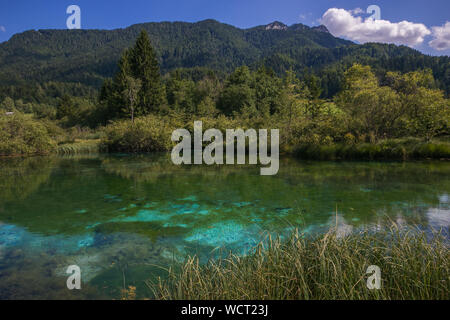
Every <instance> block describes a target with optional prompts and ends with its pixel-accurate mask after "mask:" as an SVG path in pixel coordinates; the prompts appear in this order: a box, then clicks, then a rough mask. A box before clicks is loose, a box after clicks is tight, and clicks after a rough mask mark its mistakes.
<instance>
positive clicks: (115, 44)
mask: <svg viewBox="0 0 450 320" xmlns="http://www.w3.org/2000/svg"><path fill="white" fill-rule="evenodd" d="M143 29H144V30H145V31H146V32H147V33H148V35H149V37H150V39H151V40H152V44H153V46H154V49H155V51H154V54H155V57H156V59H157V60H158V61H159V62H160V65H161V71H162V73H163V74H165V73H168V72H170V71H172V70H174V69H177V68H183V69H185V70H188V69H190V68H194V71H192V74H195V73H198V72H199V69H198V67H204V68H208V69H213V70H215V71H218V72H220V73H230V72H233V71H234V70H235V69H236V68H237V67H240V66H243V65H248V66H251V67H252V68H253V69H257V68H258V67H259V66H261V65H265V66H266V67H267V68H270V69H272V70H274V71H275V72H276V74H277V75H278V76H282V75H283V74H284V72H285V71H287V70H289V69H292V70H294V72H295V73H296V74H297V75H298V76H300V77H301V78H302V80H308V77H309V75H315V76H317V78H318V80H319V81H318V83H319V84H320V86H321V88H320V89H321V91H322V96H321V97H322V98H331V97H333V96H334V95H335V94H336V93H337V92H339V91H340V90H341V88H342V73H343V71H344V70H346V69H347V68H348V67H350V66H351V65H352V64H354V63H360V64H364V65H370V66H371V67H372V69H373V70H374V72H375V73H376V74H377V75H382V74H384V73H385V72H386V71H399V72H402V73H405V72H410V71H416V70H420V69H425V68H430V69H431V70H432V73H433V76H434V78H435V79H436V82H435V86H436V88H439V89H442V90H444V92H445V93H446V95H448V94H449V92H450V78H449V77H448V74H449V70H450V58H449V57H446V56H443V57H433V56H427V55H423V54H421V53H420V52H418V51H416V50H413V49H411V48H408V47H404V46H395V45H388V44H376V43H369V44H364V45H356V44H354V43H352V42H350V41H346V40H343V39H339V38H335V37H333V36H332V35H331V34H329V33H327V32H320V31H318V30H317V29H316V28H309V27H307V26H305V25H301V24H296V25H292V26H290V27H288V28H287V29H286V30H284V31H280V30H266V28H265V27H264V26H259V27H255V28H251V29H238V28H235V27H233V26H230V25H226V24H222V23H219V22H217V21H214V20H205V21H200V22H198V23H183V22H173V23H169V22H162V23H145V24H137V25H133V26H130V27H128V28H125V29H116V30H31V31H27V32H24V33H21V34H16V35H14V36H13V37H12V38H11V39H10V40H9V41H6V42H4V43H2V44H0V82H1V83H2V86H1V87H0V101H2V100H3V99H4V98H5V97H6V96H9V97H11V98H12V99H13V100H18V99H23V101H24V102H25V103H28V102H31V103H44V104H50V105H56V98H58V97H62V96H63V95H64V94H68V95H71V96H76V97H84V98H87V99H93V98H94V97H95V96H96V92H97V90H98V89H99V88H100V87H101V85H102V83H103V82H104V80H105V79H106V78H110V77H112V76H113V75H114V74H115V73H116V72H117V61H118V60H119V58H120V56H121V55H122V53H123V52H124V50H125V49H126V48H128V47H130V46H132V44H133V42H134V41H135V40H136V39H137V38H138V37H139V34H140V32H141V31H142V30H143ZM141 49H142V50H146V49H145V46H142V47H141ZM147 62H148V61H147ZM147 62H145V61H144V60H143V61H142V63H147ZM193 80H194V81H196V80H195V79H193Z"/></svg>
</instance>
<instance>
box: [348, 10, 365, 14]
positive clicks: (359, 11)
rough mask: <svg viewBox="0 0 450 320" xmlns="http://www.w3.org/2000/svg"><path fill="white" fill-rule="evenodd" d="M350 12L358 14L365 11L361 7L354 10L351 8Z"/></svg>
mask: <svg viewBox="0 0 450 320" xmlns="http://www.w3.org/2000/svg"><path fill="white" fill-rule="evenodd" d="M350 13H351V14H354V15H357V14H361V13H364V10H363V9H361V8H355V9H353V10H350Z"/></svg>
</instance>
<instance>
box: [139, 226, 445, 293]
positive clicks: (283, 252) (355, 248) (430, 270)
mask: <svg viewBox="0 0 450 320" xmlns="http://www.w3.org/2000/svg"><path fill="white" fill-rule="evenodd" d="M448 249H449V247H448V239H446V238H445V237H444V236H442V234H440V233H433V234H432V235H431V236H430V235H428V236H427V235H426V233H425V232H423V231H420V230H414V231H408V232H406V231H402V230H400V229H399V228H398V227H397V226H393V227H391V228H389V229H387V230H385V231H382V232H376V233H375V232H371V231H362V232H358V233H353V234H350V235H348V236H345V237H340V236H339V235H338V234H336V232H334V231H330V232H329V233H327V234H324V235H321V236H316V237H305V236H303V235H301V234H299V233H298V232H294V234H293V235H292V236H291V237H290V239H289V240H288V241H282V240H281V239H280V238H277V239H273V238H271V237H270V236H269V237H268V238H267V241H264V242H262V243H260V244H259V245H258V246H257V247H256V249H255V250H254V252H252V253H251V254H249V255H248V256H245V257H239V256H237V255H234V254H231V255H230V256H229V257H228V258H223V259H218V260H211V261H210V262H209V263H207V264H204V265H201V264H200V263H199V259H198V258H197V257H190V258H188V259H187V261H186V262H185V263H183V264H182V265H178V266H172V267H171V268H169V269H167V272H168V276H167V278H158V279H157V280H153V281H147V286H148V287H149V288H150V289H151V290H152V291H153V293H154V296H155V298H156V299H163V300H171V299H175V300H179V299H189V300H190V299H193V300H197V299H202V300H203V299H206V300H221V299H226V300H228V299H230V300H235V299H244V300H247V299H258V300H260V299H262V300H297V299H300V300H303V299H306V300H309V299H313V300H322V299H333V300H334V299H350V300H366V299H396V300H397V299H400V300H405V299H408V300H409V299H413V300H415V299H426V300H428V299H443V300H448V299H449V298H450V296H449V288H450V272H449V271H450V265H449V250H448ZM370 265H376V266H378V267H380V269H381V279H382V281H381V288H380V289H378V290H377V289H373V290H369V289H368V287H367V279H368V277H369V276H370V274H366V271H367V268H368V267H369V266H370Z"/></svg>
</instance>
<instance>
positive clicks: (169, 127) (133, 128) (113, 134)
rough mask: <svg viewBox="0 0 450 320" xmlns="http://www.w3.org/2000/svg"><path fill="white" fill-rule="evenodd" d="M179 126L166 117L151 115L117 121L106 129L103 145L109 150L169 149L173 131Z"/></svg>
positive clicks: (142, 150)
mask: <svg viewBox="0 0 450 320" xmlns="http://www.w3.org/2000/svg"><path fill="white" fill-rule="evenodd" d="M176 128H177V127H176V126H175V124H174V123H173V122H172V121H171V120H170V119H169V118H166V117H160V116H155V115H149V116H146V117H141V118H137V119H135V121H134V124H132V123H131V121H130V120H120V121H115V122H113V123H111V124H110V125H108V126H107V127H106V129H105V137H104V138H103V139H102V145H103V146H104V147H105V148H106V149H107V150H108V151H109V152H131V153H139V152H154V151H169V150H170V148H171V146H172V142H171V140H170V139H171V136H172V131H173V130H174V129H176Z"/></svg>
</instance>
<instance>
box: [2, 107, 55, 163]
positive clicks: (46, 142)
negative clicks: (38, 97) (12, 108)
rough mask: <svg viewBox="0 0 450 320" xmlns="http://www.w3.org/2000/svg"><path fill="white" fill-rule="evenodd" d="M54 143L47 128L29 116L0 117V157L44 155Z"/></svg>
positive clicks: (53, 146) (51, 148)
mask: <svg viewBox="0 0 450 320" xmlns="http://www.w3.org/2000/svg"><path fill="white" fill-rule="evenodd" d="M55 145H56V144H55V142H54V141H53V139H52V138H51V137H50V135H49V133H48V131H47V128H46V127H45V126H44V125H43V124H42V123H40V122H39V121H37V120H33V119H32V118H31V117H29V116H24V115H21V114H15V115H13V116H0V156H15V155H44V154H48V153H50V152H52V151H53V150H54V148H55Z"/></svg>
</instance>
